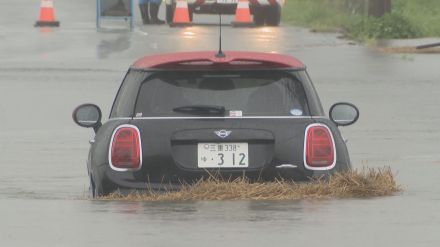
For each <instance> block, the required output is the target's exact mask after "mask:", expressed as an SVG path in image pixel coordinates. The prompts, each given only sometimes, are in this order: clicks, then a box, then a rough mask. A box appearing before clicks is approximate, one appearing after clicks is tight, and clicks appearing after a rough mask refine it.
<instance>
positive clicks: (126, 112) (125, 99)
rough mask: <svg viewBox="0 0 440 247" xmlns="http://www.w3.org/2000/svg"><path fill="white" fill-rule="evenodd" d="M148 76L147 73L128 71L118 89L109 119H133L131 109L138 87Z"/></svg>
mask: <svg viewBox="0 0 440 247" xmlns="http://www.w3.org/2000/svg"><path fill="white" fill-rule="evenodd" d="M148 75H149V73H147V72H143V71H135V70H130V71H129V72H128V74H127V76H126V77H125V79H124V81H123V82H122V84H121V87H120V88H119V91H118V94H117V96H116V99H115V101H114V103H113V107H112V111H111V114H110V118H118V117H133V109H134V105H135V103H136V96H137V93H138V91H139V85H140V84H141V83H142V82H143V81H144V80H145V78H146V77H147V76H148Z"/></svg>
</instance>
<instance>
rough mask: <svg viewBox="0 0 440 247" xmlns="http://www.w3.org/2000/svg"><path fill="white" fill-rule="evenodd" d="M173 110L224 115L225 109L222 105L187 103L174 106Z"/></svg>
mask: <svg viewBox="0 0 440 247" xmlns="http://www.w3.org/2000/svg"><path fill="white" fill-rule="evenodd" d="M173 111H174V112H180V113H186V114H193V115H214V116H224V115H225V111H226V109H225V107H224V106H215V105H189V106H180V107H176V108H174V109H173Z"/></svg>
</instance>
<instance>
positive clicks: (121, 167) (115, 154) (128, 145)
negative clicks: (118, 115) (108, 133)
mask: <svg viewBox="0 0 440 247" xmlns="http://www.w3.org/2000/svg"><path fill="white" fill-rule="evenodd" d="M109 160H110V166H111V167H112V168H113V169H114V170H117V171H128V170H139V169H140V168H141V165H142V148H141V138H140V133H139V130H138V128H136V127H135V126H132V125H123V126H120V127H118V128H117V129H116V130H115V132H114V133H113V137H112V141H111V146H110V154H109Z"/></svg>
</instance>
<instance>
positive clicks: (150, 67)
mask: <svg viewBox="0 0 440 247" xmlns="http://www.w3.org/2000/svg"><path fill="white" fill-rule="evenodd" d="M221 55H222V56H219V55H218V54H217V55H216V53H215V52H191V53H174V54H167V55H156V56H147V57H144V58H142V59H140V60H138V61H137V62H135V63H134V64H133V65H132V66H131V68H130V69H129V71H128V73H127V75H126V77H125V79H124V80H123V82H122V84H121V87H120V89H119V91H118V94H117V95H116V99H115V101H114V103H113V107H112V110H111V114H110V118H109V120H108V121H107V122H106V123H104V124H102V123H101V110H100V109H99V107H97V106H96V105H93V104H84V105H81V106H79V107H78V108H76V109H75V111H74V112H73V119H74V121H75V122H76V123H77V124H78V125H80V126H82V127H88V128H93V129H94V131H95V133H96V135H95V138H94V140H92V141H91V143H92V144H91V148H90V152H89V157H88V162H87V168H88V172H89V175H90V189H91V192H92V196H95V197H96V196H101V195H106V194H109V193H111V192H114V191H117V190H119V191H121V192H124V191H125V192H130V191H133V190H167V189H178V188H179V185H181V184H182V183H191V182H194V181H198V180H200V179H203V178H206V177H207V176H210V175H212V174H217V175H219V176H221V177H223V178H226V179H231V178H234V177H239V176H243V175H244V176H246V177H248V178H249V179H250V180H259V181H270V180H274V179H276V178H283V179H293V180H306V179H308V178H311V177H317V176H322V175H327V174H331V173H333V172H336V171H344V170H347V169H349V168H350V158H349V155H348V151H347V147H346V144H345V141H344V139H343V138H342V136H341V134H340V132H339V130H338V126H346V125H350V124H353V123H354V122H356V120H357V119H358V117H359V111H358V109H357V108H356V107H355V106H354V105H352V104H348V103H337V104H335V105H333V106H332V107H331V109H330V118H328V117H326V116H325V113H324V111H323V108H322V106H321V103H320V100H319V97H318V95H317V93H316V91H315V89H314V87H313V84H312V82H311V81H310V78H309V76H308V74H307V72H306V69H305V66H304V65H303V64H302V63H301V62H300V61H298V60H296V59H294V58H292V57H289V56H284V55H278V54H267V53H254V52H232V51H231V52H226V53H225V54H224V55H223V54H221Z"/></svg>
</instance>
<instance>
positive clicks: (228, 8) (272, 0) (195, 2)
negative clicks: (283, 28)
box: [165, 0, 285, 26]
mask: <svg viewBox="0 0 440 247" xmlns="http://www.w3.org/2000/svg"><path fill="white" fill-rule="evenodd" d="M165 2H166V20H167V22H168V23H172V20H173V16H174V10H175V7H176V2H177V1H176V0H165ZM284 2H285V0H249V7H250V11H251V14H252V15H253V19H254V23H255V25H257V26H263V25H268V26H278V25H279V24H280V22H281V7H282V6H283V5H284ZM237 3H238V0H188V8H189V14H190V19H191V20H192V17H193V14H194V13H196V14H223V15H233V14H235V11H236V9H237Z"/></svg>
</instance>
